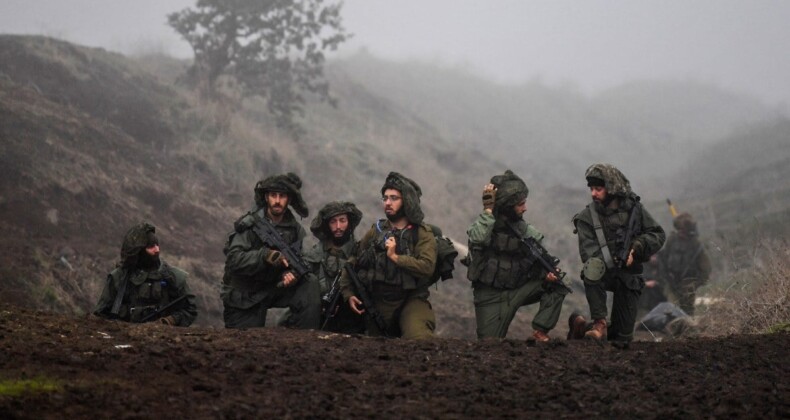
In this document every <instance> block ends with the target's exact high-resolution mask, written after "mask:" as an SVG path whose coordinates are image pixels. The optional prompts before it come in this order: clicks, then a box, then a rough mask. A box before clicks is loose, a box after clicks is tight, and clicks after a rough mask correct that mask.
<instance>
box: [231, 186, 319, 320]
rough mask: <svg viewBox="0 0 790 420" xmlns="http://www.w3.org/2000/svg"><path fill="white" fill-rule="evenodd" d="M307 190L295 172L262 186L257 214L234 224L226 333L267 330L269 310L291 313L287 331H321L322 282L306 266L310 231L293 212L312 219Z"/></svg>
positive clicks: (256, 191) (259, 187) (252, 214)
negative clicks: (304, 244)
mask: <svg viewBox="0 0 790 420" xmlns="http://www.w3.org/2000/svg"><path fill="white" fill-rule="evenodd" d="M301 187H302V180H301V179H299V177H298V176H297V175H296V174H293V173H288V174H285V175H275V176H270V177H268V178H266V179H264V180H262V181H260V182H258V183H257V184H256V185H255V205H256V208H255V210H253V211H251V212H249V213H247V214H245V215H244V216H242V217H241V218H239V219H238V220H237V221H236V222H235V223H234V231H233V232H231V234H230V235H229V236H228V241H227V243H226V244H225V249H224V250H223V251H224V253H225V257H226V259H225V275H224V278H223V282H222V288H221V291H220V297H221V298H222V303H223V304H224V307H225V308H224V311H223V318H224V320H225V327H226V328H256V327H264V326H265V325H266V313H267V311H268V309H269V308H289V309H290V311H291V316H290V317H289V318H288V319H289V322H288V323H287V326H290V327H296V328H312V329H317V328H318V327H319V323H320V318H321V296H320V290H319V286H318V281H317V280H315V277H314V276H313V275H312V274H310V273H308V269H307V268H305V267H306V266H305V264H304V263H302V261H301V257H302V240H303V239H304V237H305V231H304V228H302V226H301V225H300V224H299V222H297V221H296V218H295V217H294V215H293V213H291V210H290V209H289V208H288V207H289V206H290V207H291V208H292V209H294V211H296V213H297V214H299V216H301V217H307V214H308V209H307V205H306V204H305V202H304V200H303V199H302V195H301V193H300V188H301ZM289 255H290V257H288V256H289ZM300 267H302V268H300ZM299 271H301V273H300V272H299Z"/></svg>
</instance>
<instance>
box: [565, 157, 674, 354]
mask: <svg viewBox="0 0 790 420" xmlns="http://www.w3.org/2000/svg"><path fill="white" fill-rule="evenodd" d="M585 177H586V178H587V186H588V187H590V194H591V195H592V200H593V201H592V203H590V204H589V205H587V207H586V208H585V209H584V210H582V211H581V212H580V213H578V214H577V215H576V216H574V217H573V224H574V226H575V227H576V231H575V232H576V233H577V234H578V236H579V255H580V256H581V259H582V262H583V263H584V268H583V270H582V280H583V281H584V290H585V293H586V295H587V303H588V304H589V305H590V315H591V316H592V319H593V325H592V328H591V329H590V330H589V331H587V332H586V333H584V336H585V337H586V338H590V339H595V340H605V339H606V338H607V325H606V315H607V313H608V310H607V307H606V292H607V291H610V292H613V293H614V300H613V303H612V318H611V321H612V323H611V326H610V327H609V328H608V339H609V341H611V342H612V345H614V346H616V347H620V348H625V347H628V343H630V342H631V340H632V339H633V334H634V323H635V322H636V315H637V302H638V301H639V295H640V293H641V290H642V288H643V287H644V284H645V282H644V280H643V278H642V263H643V262H645V261H647V260H649V259H650V256H651V255H653V254H655V253H656V252H658V250H659V249H661V246H662V245H663V244H664V240H665V239H666V235H665V234H664V229H662V228H661V226H659V225H658V223H656V221H655V220H653V217H652V216H650V213H648V212H647V210H646V209H645V208H644V207H643V206H642V203H640V202H639V196H638V195H636V194H634V193H633V192H632V191H631V184H630V183H629V182H628V179H627V178H626V177H625V175H623V173H622V172H620V170H618V169H617V168H615V167H614V166H613V165H609V164H604V163H596V164H594V165H592V166H590V167H589V168H587V172H586V173H585ZM578 318H581V317H578ZM578 318H577V320H576V321H575V322H572V323H571V324H572V326H573V325H574V324H575V325H583V324H584V321H583V320H581V319H578ZM572 321H574V320H572ZM571 333H572V334H573V331H571Z"/></svg>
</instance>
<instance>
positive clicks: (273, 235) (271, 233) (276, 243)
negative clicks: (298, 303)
mask: <svg viewBox="0 0 790 420" xmlns="http://www.w3.org/2000/svg"><path fill="white" fill-rule="evenodd" d="M252 217H253V219H254V220H255V223H253V224H252V230H253V232H255V234H256V235H258V237H259V238H260V239H261V241H263V243H264V245H266V246H267V247H269V248H271V249H275V250H277V251H279V252H280V253H281V254H283V257H285V259H286V261H288V268H289V269H291V270H293V272H294V273H295V274H296V279H297V280H301V279H302V277H304V276H305V275H306V274H308V273H309V272H310V268H309V267H308V265H307V263H306V262H304V260H302V256H301V255H299V252H298V251H295V250H294V249H293V248H291V245H289V244H287V243H286V242H285V240H283V237H282V235H280V232H278V231H277V229H275V228H274V225H272V222H270V221H269V220H267V219H266V217H261V216H259V215H258V212H255V213H253V214H252ZM277 287H283V282H282V281H280V282H278V283H277Z"/></svg>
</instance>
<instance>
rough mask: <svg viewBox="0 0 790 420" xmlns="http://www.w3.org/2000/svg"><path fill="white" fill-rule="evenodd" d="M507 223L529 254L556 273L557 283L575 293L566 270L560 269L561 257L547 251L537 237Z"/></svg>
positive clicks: (548, 269)
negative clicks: (567, 280) (565, 280)
mask: <svg viewBox="0 0 790 420" xmlns="http://www.w3.org/2000/svg"><path fill="white" fill-rule="evenodd" d="M507 225H508V226H510V229H512V230H513V232H514V233H515V234H516V237H517V238H518V240H519V241H520V242H521V244H522V245H524V246H525V247H526V248H527V251H528V252H529V254H530V255H532V256H533V257H535V260H536V261H537V262H539V263H540V265H542V266H543V268H545V269H546V270H547V271H548V272H549V273H554V275H555V276H557V281H556V283H557V284H559V285H561V286H562V287H564V288H565V289H566V290H567V291H568V293H573V289H571V287H570V286H568V285H567V284H565V282H564V279H565V272H564V271H562V270H560V268H559V267H558V266H559V264H560V259H559V258H557V257H555V256H553V255H551V254H549V251H547V250H546V248H544V247H543V245H541V244H540V243H539V242H538V241H537V239H535V238H533V237H531V236H526V235H522V234H521V232H519V231H518V229H516V227H515V226H513V224H511V223H508V224H507Z"/></svg>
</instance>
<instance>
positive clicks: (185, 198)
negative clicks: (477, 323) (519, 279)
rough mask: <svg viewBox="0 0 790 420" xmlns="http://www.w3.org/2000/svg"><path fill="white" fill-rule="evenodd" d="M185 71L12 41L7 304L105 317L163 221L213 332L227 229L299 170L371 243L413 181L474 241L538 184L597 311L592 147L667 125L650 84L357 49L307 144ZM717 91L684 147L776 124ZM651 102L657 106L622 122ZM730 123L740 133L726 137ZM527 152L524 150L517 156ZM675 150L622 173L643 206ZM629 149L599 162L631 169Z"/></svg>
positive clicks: (536, 209)
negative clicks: (383, 194)
mask: <svg viewBox="0 0 790 420" xmlns="http://www.w3.org/2000/svg"><path fill="white" fill-rule="evenodd" d="M183 66H184V64H183V63H180V62H177V61H174V60H171V59H167V58H163V57H147V58H141V59H131V58H128V57H124V56H121V55H118V54H114V53H109V52H107V51H104V50H101V49H93V48H84V47H79V46H75V45H71V44H68V43H65V42H62V41H58V40H54V39H51V38H43V37H20V36H8V35H3V36H0V138H2V143H0V163H2V166H0V174H1V175H2V177H0V235H2V236H3V237H5V238H8V240H6V241H0V302H10V301H13V302H15V303H17V304H19V305H23V306H27V307H34V308H41V309H48V310H54V311H58V312H65V313H77V314H82V313H85V312H87V311H90V309H91V308H92V306H93V304H94V302H95V301H96V299H97V296H98V294H99V291H100V289H101V287H102V282H103V281H104V280H103V279H104V276H106V274H107V272H109V271H110V270H111V269H112V267H113V265H114V264H115V262H116V260H117V255H118V251H119V246H120V241H121V237H122V235H123V233H124V232H125V230H126V229H127V228H128V227H129V226H130V225H131V224H133V223H135V222H137V221H138V220H140V219H147V220H150V221H152V222H153V223H154V224H155V225H156V226H157V227H158V229H159V233H160V238H161V240H162V247H163V251H162V252H163V258H164V259H166V260H167V261H169V262H170V263H172V264H173V265H175V266H178V267H181V268H184V269H185V270H187V271H188V272H190V275H191V277H190V282H191V285H192V289H193V291H195V292H196V294H197V295H198V305H199V310H200V316H199V318H198V323H199V325H203V326H207V325H214V326H218V325H220V318H221V303H220V301H219V297H218V287H219V281H220V278H221V275H222V265H223V261H224V257H223V255H222V252H221V250H222V246H223V243H224V241H225V235H226V234H227V232H228V230H229V229H230V228H231V226H232V222H233V221H234V220H235V219H236V218H237V217H238V216H240V215H241V214H243V213H244V212H245V211H247V210H248V208H249V206H250V205H251V203H252V195H253V194H252V188H253V186H254V184H255V182H256V181H257V180H259V179H261V178H262V177H264V176H267V175H270V174H274V173H279V172H282V171H286V170H288V171H294V172H296V173H298V174H299V175H300V176H301V177H302V179H303V181H304V196H305V198H306V200H307V203H308V206H309V207H310V209H311V216H312V214H315V212H316V211H317V210H318V208H320V207H321V206H322V205H323V204H324V203H326V202H327V201H330V200H337V199H343V200H351V201H354V202H356V203H357V205H358V206H359V207H360V208H361V209H362V211H363V212H364V213H365V217H364V219H363V222H362V225H361V226H362V228H360V229H358V231H357V234H358V235H361V234H362V233H363V229H364V228H366V227H367V226H370V224H371V223H373V222H374V221H375V220H376V219H377V218H379V217H380V214H381V210H380V207H379V205H380V204H379V199H378V197H379V189H380V188H381V184H382V182H383V179H384V178H385V176H386V174H387V173H388V172H390V171H393V170H396V171H399V172H402V173H404V174H406V175H407V176H409V177H411V178H413V179H415V180H416V181H417V182H418V183H420V185H421V186H422V189H423V192H424V196H423V208H424V210H425V213H426V220H427V221H429V222H431V223H433V224H436V225H438V226H440V227H441V228H442V229H443V230H444V232H445V233H446V234H448V235H449V236H450V237H452V238H453V239H454V240H455V241H456V242H457V243H459V244H465V242H466V238H465V230H466V227H467V226H468V224H469V223H470V222H471V221H472V220H473V219H474V217H475V216H476V215H477V213H478V212H479V211H480V209H479V207H480V203H479V201H480V198H479V196H480V191H481V188H482V186H483V185H484V184H485V183H486V182H487V181H488V179H489V178H490V177H491V176H492V175H494V174H497V173H502V172H503V171H504V169H505V168H507V167H511V168H512V169H514V170H516V171H517V172H518V173H519V174H521V175H522V176H523V177H524V178H525V180H526V182H527V184H528V185H529V186H530V191H531V192H530V198H529V201H528V207H529V210H528V213H527V219H528V220H529V221H530V222H531V223H534V224H535V225H536V226H537V227H538V228H539V229H540V230H541V231H542V232H544V233H545V234H546V235H547V248H548V249H549V250H551V251H552V252H554V253H556V254H557V256H558V257H559V258H560V259H561V260H562V261H563V267H564V268H565V269H566V271H568V272H569V273H570V274H571V276H572V277H573V278H575V281H576V287H577V290H578V292H577V293H574V294H573V295H571V296H570V297H569V298H568V300H566V312H567V313H570V311H571V310H573V309H581V308H584V307H585V302H584V294H583V291H582V290H581V287H580V284H579V282H578V277H577V276H576V275H575V273H578V272H579V269H580V267H579V265H580V263H579V261H578V253H577V250H576V238H575V236H574V235H573V233H572V227H571V225H570V219H571V217H572V216H573V214H574V213H576V212H577V211H579V210H580V209H581V208H583V206H584V205H585V204H586V203H587V201H588V194H587V192H586V191H585V190H586V189H585V187H584V180H583V178H582V174H583V170H584V168H585V167H586V166H587V165H588V164H589V163H590V162H591V160H592V159H594V158H596V155H595V153H599V152H600V151H601V150H599V149H596V147H597V143H596V142H594V141H593V140H595V139H607V141H610V140H608V139H610V137H612V138H616V136H614V137H613V133H616V132H623V133H628V134H627V136H626V137H628V138H631V137H633V139H631V140H628V141H632V142H633V148H634V150H639V148H640V147H643V146H644V147H647V146H646V145H647V144H652V143H650V142H649V140H650V139H655V136H650V135H644V138H643V134H644V132H643V131H640V129H639V127H643V126H645V124H647V123H646V122H645V121H646V120H649V115H650V114H651V106H650V101H649V98H650V97H651V92H653V91H651V90H649V89H648V90H647V91H645V92H644V93H643V94H633V93H631V94H628V92H638V91H639V90H640V89H638V86H637V87H634V86H625V87H624V88H623V91H619V92H618V91H612V92H609V93H607V94H605V95H601V96H600V97H598V98H585V97H583V96H581V95H580V94H578V93H574V92H570V91H567V90H562V89H555V88H549V87H546V86H542V85H540V84H538V83H533V84H529V85H524V86H520V87H506V86H498V85H492V84H490V83H487V82H484V81H481V80H479V79H476V78H474V77H472V76H469V75H464V74H462V73H459V72H452V71H449V70H442V69H431V68H430V67H429V66H426V65H419V64H410V65H408V66H406V65H402V64H396V63H386V62H383V61H380V60H376V59H373V58H371V57H365V56H359V57H355V58H352V59H350V60H345V61H338V62H334V63H331V65H330V66H329V68H328V69H327V74H328V77H329V78H330V81H331V83H332V89H333V92H334V95H335V96H336V97H337V98H338V99H339V101H340V107H338V108H336V109H335V108H330V107H327V106H323V105H319V104H309V106H308V113H307V115H306V118H305V119H304V121H303V123H304V126H305V129H306V134H305V135H304V136H302V137H300V138H299V139H296V140H294V139H291V138H290V137H288V136H286V135H285V134H283V133H281V132H280V131H278V130H277V129H276V128H275V126H274V125H273V123H272V121H271V118H270V116H269V115H268V114H266V112H264V111H262V110H263V109H265V107H264V106H262V104H260V103H259V102H257V101H255V100H250V101H247V102H246V103H244V104H243V105H242V106H235V105H232V104H228V103H221V104H218V105H206V104H202V103H200V101H198V100H197V99H196V98H194V97H193V96H192V95H191V94H190V93H189V92H188V91H186V90H184V88H183V87H181V86H179V85H177V84H175V83H174V81H175V79H176V78H177V74H178V72H179V71H180V69H183ZM670 87H671V86H670ZM666 90H667V91H670V92H673V94H672V95H671V96H672V97H673V98H675V99H672V100H671V101H668V103H669V104H670V105H667V104H661V105H660V106H659V105H654V107H655V108H656V109H658V108H661V109H668V108H671V107H672V106H674V105H672V104H677V103H686V102H684V101H685V100H684V99H682V98H680V97H679V95H681V93H682V92H683V91H684V90H689V91H694V89H691V88H689V87H688V86H686V89H680V88H679V89H670V88H669V87H667V89H666ZM702 90H703V91H705V92H707V94H708V95H709V96H711V95H712V97H721V98H725V99H727V102H728V104H727V105H726V106H723V105H721V106H719V105H717V104H715V103H714V102H715V101H713V99H711V98H710V97H708V96H706V95H704V94H700V95H699V98H700V99H699V100H698V101H697V102H694V101H690V100H688V101H690V102H688V103H690V104H693V103H697V104H698V106H699V104H700V103H701V104H708V103H710V104H709V105H707V107H708V108H710V110H709V112H707V113H704V114H703V115H702V116H701V117H700V118H701V119H702V120H701V121H700V122H699V125H698V126H696V125H694V124H693V121H694V119H693V118H692V117H690V116H689V115H687V113H678V114H677V115H676V114H672V115H670V116H668V117H666V118H665V119H663V120H660V121H661V122H662V124H666V126H667V127H668V128H666V129H667V130H669V131H668V132H669V134H670V135H671V136H673V137H672V138H675V139H678V140H677V142H681V143H682V142H684V141H686V140H684V139H688V138H691V137H695V136H698V137H699V138H701V139H703V140H701V141H703V143H705V144H708V143H707V142H709V141H710V142H711V144H712V142H713V140H710V138H711V137H715V136H718V135H719V134H721V133H727V132H729V131H730V130H731V129H732V127H735V126H737V125H739V124H742V123H744V122H746V121H752V120H759V119H760V118H762V117H763V116H764V115H768V112H767V111H765V110H764V109H762V108H760V107H759V106H758V105H755V104H754V103H753V102H751V101H750V100H741V98H738V97H736V96H732V95H727V94H726V93H721V92H719V93H717V92H715V91H711V90H709V89H707V88H702ZM633 95H636V96H638V97H639V98H641V101H642V103H643V105H642V106H641V108H642V111H641V112H638V113H637V112H636V111H634V114H633V115H632V114H621V113H618V111H617V110H618V109H622V108H623V107H626V106H627V105H626V99H625V98H629V97H630V96H633ZM717 95H718V96H717ZM634 100H636V99H634ZM717 106H718V108H716V107H717ZM763 112H765V113H766V114H763ZM667 113H668V111H667ZM628 115H631V117H629V116H628ZM724 117H726V118H727V123H726V124H724V123H722V124H720V125H715V124H713V121H714V120H716V119H719V118H724ZM617 118H620V119H621V120H622V121H618V120H617ZM681 123H682V124H681ZM655 129H656V126H655V124H654V126H653V128H651V129H650V130H655ZM672 130H676V131H672ZM646 131H649V130H647V129H646ZM525 138H529V139H530V140H529V143H528V144H527V146H528V147H527V148H524V139H525ZM646 139H647V140H646ZM621 140H622V139H621ZM611 141H615V140H611ZM688 141H691V140H688ZM606 144H612V143H606ZM514 145H519V150H520V149H522V148H523V149H524V152H523V153H512V151H511V148H512V147H513V146H514ZM651 150H652V149H651ZM672 153H673V152H666V153H665V154H663V155H662V154H660V153H657V152H656V153H652V152H651V154H649V155H646V156H645V157H644V160H641V161H638V162H629V163H625V164H623V165H622V166H624V170H626V172H627V173H628V174H629V177H630V178H631V179H632V183H633V185H634V187H635V188H636V189H637V191H640V192H641V193H642V194H643V195H644V194H645V191H646V190H648V188H647V187H646V186H648V185H650V184H651V182H654V181H655V180H654V178H655V177H651V176H647V175H646V174H647V173H648V169H647V168H648V167H650V165H659V164H661V163H662V162H667V161H669V160H672V161H673V162H674V163H673V165H676V166H677V167H682V165H683V164H682V163H681V162H684V160H683V159H684V158H685V154H680V155H676V154H672ZM622 156H624V155H617V154H612V155H608V154H607V155H600V156H597V157H600V158H601V159H604V158H605V159H606V160H609V161H612V162H613V163H616V164H618V165H619V164H620V163H619V162H618V160H620V158H622ZM610 158H611V159H610ZM629 168H630V169H631V170H633V171H634V173H633V174H631V173H629V172H628V171H629ZM753 170H754V171H756V172H755V173H759V172H760V166H759V165H755V166H754V167H753ZM711 174H712V175H711V176H713V177H714V178H715V177H716V176H717V175H715V173H713V172H712V173H711ZM690 176H692V177H694V176H696V175H694V174H692V175H690ZM755 179H756V178H755ZM659 180H660V179H659ZM663 184H665V185H664V187H666V188H667V189H671V188H673V187H672V186H671V185H667V184H670V183H668V182H663ZM681 184H682V185H685V183H680V182H678V185H681ZM700 188H702V189H705V188H707V187H706V186H705V184H703V185H701V187H700ZM650 191H652V190H650ZM645 197H646V199H645V201H646V203H647V205H648V208H649V209H650V211H651V212H652V213H653V214H661V213H665V211H664V205H663V198H664V197H663V195H660V196H658V195H656V194H650V193H648V195H647V196H645ZM659 206H660V207H659ZM784 208H786V207H784ZM309 221H310V218H307V219H305V220H302V224H303V225H305V226H306V225H307V224H308V223H309ZM455 277H456V278H455V279H454V280H451V281H448V282H445V283H442V284H441V285H440V286H439V287H438V288H437V289H435V290H433V292H432V302H433V304H434V307H435V308H436V312H437V316H438V318H439V320H438V331H439V334H440V335H441V336H444V337H459V338H472V336H473V334H474V318H473V312H472V302H471V291H470V288H469V283H468V282H467V281H466V280H465V272H464V270H463V268H461V267H460V264H459V269H458V270H457V272H456V276H455ZM522 312H523V313H522V314H520V315H519V317H518V318H517V321H516V323H514V325H513V327H512V329H511V336H512V337H514V338H523V337H525V336H526V335H527V334H528V333H529V332H530V331H529V323H528V318H529V314H530V311H522ZM566 312H564V313H566ZM563 328H565V327H564V326H559V327H558V332H557V334H559V335H561V334H562V329H563Z"/></svg>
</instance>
